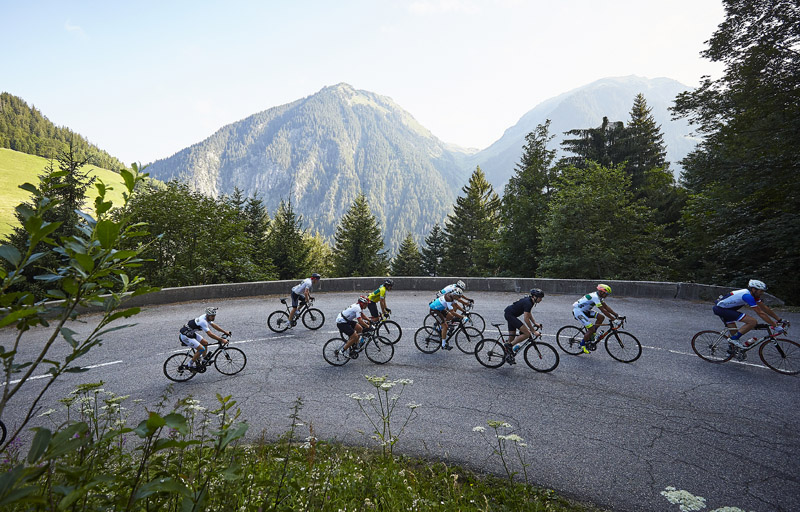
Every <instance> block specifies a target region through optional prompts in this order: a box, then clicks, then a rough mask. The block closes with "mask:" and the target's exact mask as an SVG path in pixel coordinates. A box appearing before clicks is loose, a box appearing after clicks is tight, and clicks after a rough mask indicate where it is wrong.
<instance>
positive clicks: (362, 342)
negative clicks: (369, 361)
mask: <svg viewBox="0 0 800 512" xmlns="http://www.w3.org/2000/svg"><path fill="white" fill-rule="evenodd" d="M366 342H367V340H365V339H364V336H362V337H361V338H359V339H358V348H361V347H363V346H364V343H366Z"/></svg>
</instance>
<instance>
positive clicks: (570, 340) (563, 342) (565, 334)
mask: <svg viewBox="0 0 800 512" xmlns="http://www.w3.org/2000/svg"><path fill="white" fill-rule="evenodd" d="M585 333H586V331H585V330H584V328H583V327H575V326H574V325H565V326H564V327H562V328H561V329H559V330H558V332H557V333H556V342H557V343H558V346H559V347H561V350H563V351H564V352H566V353H567V354H570V355H573V356H577V355H578V354H582V353H583V350H581V340H582V339H583V335H584V334H585Z"/></svg>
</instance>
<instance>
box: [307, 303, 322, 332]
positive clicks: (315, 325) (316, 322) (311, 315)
mask: <svg viewBox="0 0 800 512" xmlns="http://www.w3.org/2000/svg"><path fill="white" fill-rule="evenodd" d="M324 323H325V315H323V314H322V311H320V310H319V309H317V308H310V309H307V310H306V312H305V313H303V325H305V326H306V327H308V328H309V329H311V330H312V331H316V330H317V329H319V328H320V327H322V324H324Z"/></svg>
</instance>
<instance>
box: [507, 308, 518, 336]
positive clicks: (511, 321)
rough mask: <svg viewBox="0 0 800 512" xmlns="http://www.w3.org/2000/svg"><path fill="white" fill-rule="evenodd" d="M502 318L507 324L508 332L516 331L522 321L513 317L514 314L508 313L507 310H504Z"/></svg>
mask: <svg viewBox="0 0 800 512" xmlns="http://www.w3.org/2000/svg"><path fill="white" fill-rule="evenodd" d="M503 316H505V318H506V322H508V332H511V331H516V330H517V329H519V328H520V327H522V320H520V319H519V318H517V317H516V316H514V313H512V312H510V311H509V310H508V308H506V310H505V312H504V313H503Z"/></svg>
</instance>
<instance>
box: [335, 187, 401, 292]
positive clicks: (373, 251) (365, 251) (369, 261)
mask: <svg viewBox="0 0 800 512" xmlns="http://www.w3.org/2000/svg"><path fill="white" fill-rule="evenodd" d="M333 266H334V274H335V275H336V276H338V277H354V276H381V275H385V274H386V273H387V270H388V267H389V265H388V258H387V256H386V253H385V252H384V251H383V235H382V234H381V228H380V226H378V221H377V219H376V218H375V216H374V215H373V214H372V211H370V209H369V204H367V198H366V196H365V195H364V194H359V196H358V197H356V199H355V201H353V204H352V205H351V206H350V209H349V210H348V211H347V213H345V214H344V216H342V219H341V220H340V221H339V225H338V226H337V227H336V236H335V244H334V248H333Z"/></svg>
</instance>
